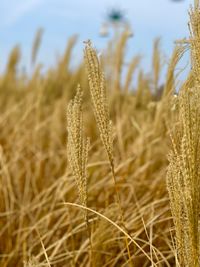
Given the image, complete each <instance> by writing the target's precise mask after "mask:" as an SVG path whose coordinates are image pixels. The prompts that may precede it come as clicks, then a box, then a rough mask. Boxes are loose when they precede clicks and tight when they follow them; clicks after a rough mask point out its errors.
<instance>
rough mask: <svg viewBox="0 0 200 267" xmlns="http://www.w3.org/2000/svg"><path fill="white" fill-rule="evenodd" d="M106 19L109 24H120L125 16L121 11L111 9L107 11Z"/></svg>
mask: <svg viewBox="0 0 200 267" xmlns="http://www.w3.org/2000/svg"><path fill="white" fill-rule="evenodd" d="M107 19H108V21H109V22H111V23H122V22H124V21H125V15H124V12H123V11H122V10H120V9H114V8H113V9H111V10H110V11H109V13H108V15H107Z"/></svg>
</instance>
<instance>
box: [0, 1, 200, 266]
mask: <svg viewBox="0 0 200 267" xmlns="http://www.w3.org/2000/svg"><path fill="white" fill-rule="evenodd" d="M199 14H200V12H199V2H198V1H195V5H194V8H193V9H191V11H190V38H189V39H188V40H184V41H183V42H179V43H181V44H179V45H178V46H176V47H175V48H174V52H173V55H172V57H171V60H170V61H169V64H168V69H167V72H166V79H165V82H164V86H162V90H160V88H161V87H160V77H161V73H162V71H163V62H164V61H163V59H162V52H161V48H160V42H159V40H158V39H157V40H156V41H155V44H154V50H153V56H152V70H151V74H146V73H145V72H144V71H143V70H141V69H140V70H139V71H136V70H138V67H139V66H140V61H141V57H140V56H138V55H134V56H133V57H132V58H131V59H130V61H129V66H128V68H127V74H126V77H125V79H123V77H122V69H123V67H124V54H125V52H126V43H127V41H128V35H127V33H126V32H125V33H123V34H122V36H121V37H120V39H119V40H118V41H117V45H116V46H114V43H115V42H116V40H114V43H112V42H110V44H109V45H108V49H107V51H105V53H104V54H103V55H102V58H101V59H102V60H100V59H99V58H98V56H97V53H96V50H95V49H94V47H93V45H92V44H91V42H86V43H85V45H84V46H85V49H84V61H83V62H81V63H80V65H79V66H78V67H77V68H76V69H71V68H70V62H71V58H73V57H72V49H73V47H74V44H75V42H76V39H77V37H76V36H74V37H72V38H71V39H70V40H69V42H68V45H67V47H66V51H65V53H64V55H63V57H62V58H60V59H59V61H58V64H57V65H56V66H54V67H53V68H51V69H49V70H48V71H47V72H46V73H45V74H41V66H40V64H38V65H37V53H38V49H39V45H40V41H41V37H42V31H41V30H39V31H38V33H37V35H36V38H35V41H34V44H33V49H32V57H31V63H32V68H33V70H34V72H33V75H32V77H28V76H26V75H25V74H23V75H22V74H21V73H20V72H19V71H18V63H19V61H20V53H21V52H20V48H19V47H15V48H14V49H13V51H12V52H11V54H10V58H9V59H8V64H7V68H6V71H5V73H3V74H2V75H1V76H0V97H1V105H0V114H1V115H0V130H1V131H0V266H1V267H13V266H16V267H21V266H25V267H36V266H37V267H38V266H48V267H49V266H52V267H53V266H55V267H61V266H62V267H64V266H66V267H68V266H73V267H75V266H80V267H85V266H92V267H98V266H99V267H102V266H104V267H110V266H111V267H114V266H124V267H125V266H126V267H127V266H134V267H141V266H143V267H149V266H152V267H163V266H167V267H171V266H181V267H182V266H183V267H186V266H187V267H197V266H199V264H200V262H199V259H200V257H199V253H200V251H199V242H200V240H199V212H200V206H199V202H200V194H199V192H200V188H199V184H200V183H199V175H200V173H199V164H200V159H199V150H200V147H199V126H200V105H199V99H200V84H199V74H200V68H199V66H200V63H199V55H200V52H199V43H200V36H199V33H200V31H199V25H200V17H199V16H200V15H199ZM186 48H189V49H190V51H191V64H192V66H191V67H192V68H191V72H190V73H189V75H188V78H187V79H186V81H185V82H184V83H183V84H182V85H180V86H179V87H178V86H177V77H176V68H177V64H178V63H179V60H180V58H181V56H182V55H183V53H184V51H185V50H186ZM136 73H138V78H137V82H134V83H132V77H133V75H134V74H136ZM134 77H135V75H134ZM78 84H80V85H78ZM133 84H134V85H133ZM77 87H78V89H77ZM176 90H179V93H178V95H177V96H175V95H174V93H175V91H176ZM160 94H161V95H160ZM66 106H67V130H66ZM86 136H88V137H89V138H90V144H89V141H88V140H89V139H88V138H87V137H86ZM66 143H67V149H66ZM168 165H169V166H168ZM166 181H167V182H166ZM83 215H84V216H83Z"/></svg>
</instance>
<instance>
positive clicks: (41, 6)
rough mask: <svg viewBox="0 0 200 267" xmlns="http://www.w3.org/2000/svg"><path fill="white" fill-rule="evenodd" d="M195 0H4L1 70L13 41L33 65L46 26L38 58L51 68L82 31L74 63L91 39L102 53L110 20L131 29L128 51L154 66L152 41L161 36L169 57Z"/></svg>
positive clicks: (0, 3)
mask: <svg viewBox="0 0 200 267" xmlns="http://www.w3.org/2000/svg"><path fill="white" fill-rule="evenodd" d="M191 3H192V0H182V1H181V0H143V1H142V0H137V1H136V0H115V1H114V0H101V1H94V0H73V1H69V0H1V1H0V18H1V23H0V39H1V42H0V58H1V61H0V70H1V71H2V70H3V69H4V67H5V65H6V60H7V58H8V55H9V53H10V51H11V49H12V48H13V46H14V45H16V44H20V46H21V48H22V52H23V53H22V63H21V64H22V66H26V68H27V69H28V66H29V65H30V56H31V47H32V42H33V39H34V36H35V33H36V31H37V30H38V28H41V27H42V28H43V29H44V35H43V40H42V45H41V48H40V51H39V55H38V58H39V61H40V62H42V63H43V64H44V67H49V66H51V65H53V64H55V62H56V61H57V58H58V57H59V55H62V53H63V52H64V50H65V46H66V42H67V39H68V38H69V37H70V36H72V35H74V34H78V36H79V38H78V42H77V45H76V47H75V49H74V58H73V61H74V64H76V62H79V61H80V59H81V58H82V49H83V41H84V40H87V39H91V40H92V41H93V43H94V44H95V46H96V48H97V49H98V50H99V51H101V49H103V47H105V45H106V43H107V41H108V39H109V38H111V36H112V35H113V34H114V33H113V32H114V31H115V30H114V29H113V27H112V26H111V25H110V20H113V19H114V20H121V21H123V23H125V24H127V25H128V26H129V27H130V31H131V32H132V33H133V35H134V36H133V38H130V40H129V45H128V53H131V54H137V53H139V54H140V55H142V56H143V61H142V62H143V63H142V65H143V66H144V68H145V69H148V68H149V67H150V64H151V63H150V58H151V56H152V47H153V40H154V39H155V38H156V37H161V44H162V49H163V51H164V53H165V54H166V57H168V56H170V54H171V52H172V49H173V44H174V41H175V40H177V39H181V38H184V37H187V35H188V27H187V22H188V8H189V6H190V4H191Z"/></svg>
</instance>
